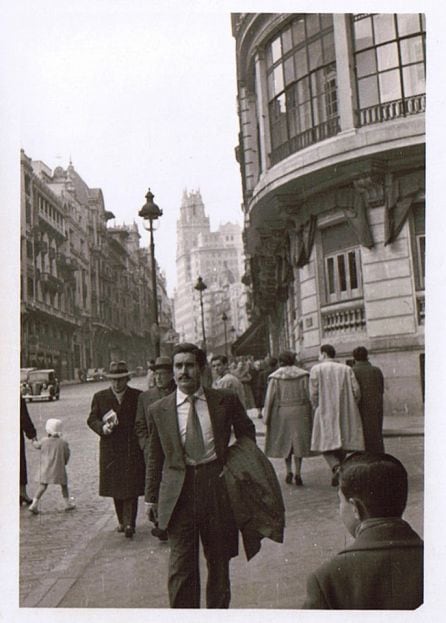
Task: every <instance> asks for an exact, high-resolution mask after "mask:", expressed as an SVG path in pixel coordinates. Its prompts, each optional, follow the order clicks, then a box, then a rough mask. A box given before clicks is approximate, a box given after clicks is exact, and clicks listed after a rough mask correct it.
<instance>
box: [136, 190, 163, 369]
mask: <svg viewBox="0 0 446 623" xmlns="http://www.w3.org/2000/svg"><path fill="white" fill-rule="evenodd" d="M154 196H155V195H154V194H153V193H152V192H150V188H149V190H148V191H147V194H146V202H145V204H144V205H143V207H142V208H141V210H140V211H139V212H138V214H139V216H140V217H141V218H143V219H144V228H145V229H147V231H149V232H150V258H151V269H152V294H153V297H152V298H153V326H152V337H153V338H154V342H155V356H156V357H159V355H160V330H159V322H158V293H157V287H156V263H155V241H154V237H153V232H154V231H155V229H156V227H155V225H156V223H155V221H157V220H158V219H159V217H160V216H162V215H163V211H162V210H160V208H159V207H158V206H157V205H156V203H154V202H153V197H154Z"/></svg>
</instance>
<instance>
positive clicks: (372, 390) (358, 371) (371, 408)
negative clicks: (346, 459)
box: [353, 346, 384, 452]
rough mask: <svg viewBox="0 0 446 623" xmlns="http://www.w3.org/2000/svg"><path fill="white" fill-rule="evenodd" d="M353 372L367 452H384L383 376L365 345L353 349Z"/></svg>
mask: <svg viewBox="0 0 446 623" xmlns="http://www.w3.org/2000/svg"><path fill="white" fill-rule="evenodd" d="M353 358H354V365H353V372H354V374H355V377H356V380H357V381H358V383H359V388H360V390H361V399H360V401H359V403H358V407H359V412H360V414H361V419H362V428H363V431H364V445H365V449H366V451H367V452H384V441H383V415H384V407H383V398H384V376H383V373H382V372H381V370H380V369H379V368H378V367H377V366H372V364H371V363H370V361H369V353H368V350H367V348H365V346H358V347H357V348H355V349H354V351H353Z"/></svg>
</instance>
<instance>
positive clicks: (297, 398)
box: [263, 351, 311, 486]
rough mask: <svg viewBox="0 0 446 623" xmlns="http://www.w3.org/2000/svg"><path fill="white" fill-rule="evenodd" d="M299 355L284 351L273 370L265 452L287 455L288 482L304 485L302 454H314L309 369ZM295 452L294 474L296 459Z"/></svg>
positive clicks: (265, 419) (270, 455)
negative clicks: (297, 364)
mask: <svg viewBox="0 0 446 623" xmlns="http://www.w3.org/2000/svg"><path fill="white" fill-rule="evenodd" d="M295 361H296V355H295V353H293V352H291V351H283V352H282V353H280V355H279V367H278V369H277V370H276V371H275V372H273V373H272V374H270V376H269V382H268V388H267V390H266V398H265V405H264V416H263V417H264V421H265V424H266V439H265V454H266V456H269V457H271V458H284V459H285V467H286V478H285V482H286V483H287V484H291V483H292V482H293V478H294V482H295V484H296V485H297V486H302V485H303V482H302V476H301V469H302V458H303V457H307V456H310V454H311V452H310V447H311V403H310V396H309V391H308V378H309V373H308V372H307V371H306V370H303V369H302V368H299V367H298V366H296V365H295ZM293 456H294V469H295V472H294V475H293V470H292V459H293Z"/></svg>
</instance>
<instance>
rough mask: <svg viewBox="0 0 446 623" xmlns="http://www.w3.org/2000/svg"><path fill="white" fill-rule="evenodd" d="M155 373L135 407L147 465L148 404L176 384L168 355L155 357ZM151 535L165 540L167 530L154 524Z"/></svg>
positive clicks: (139, 437) (136, 430)
mask: <svg viewBox="0 0 446 623" xmlns="http://www.w3.org/2000/svg"><path fill="white" fill-rule="evenodd" d="M153 369H154V373H155V387H151V388H150V389H148V390H147V391H145V392H143V393H142V394H140V396H139V398H138V407H137V409H136V418H135V433H136V436H137V437H138V442H139V446H140V448H141V450H142V451H143V452H144V460H145V463H146V465H147V456H148V454H147V453H148V441H149V413H148V410H149V406H150V405H151V404H153V403H154V402H156V401H157V400H159V399H160V398H164V396H168V395H169V394H171V393H172V392H174V391H175V390H176V388H177V385H176V383H175V381H174V379H173V366H172V360H171V358H170V357H157V358H156V360H155V363H154V365H153ZM152 534H153V536H156V537H158V538H159V539H160V541H167V532H166V531H165V530H160V528H158V526H157V525H156V526H155V527H154V528H153V529H152Z"/></svg>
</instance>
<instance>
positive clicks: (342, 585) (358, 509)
mask: <svg viewBox="0 0 446 623" xmlns="http://www.w3.org/2000/svg"><path fill="white" fill-rule="evenodd" d="M339 478H340V481H339V489H338V496H339V510H340V515H341V517H342V520H343V522H344V524H345V526H346V528H347V529H348V531H349V532H350V533H351V534H352V536H354V537H355V540H354V542H353V544H352V545H350V546H349V547H346V548H345V549H344V550H342V551H341V552H339V553H338V554H337V555H336V556H335V557H334V558H332V559H331V560H329V561H328V562H326V563H325V564H323V565H322V566H321V567H319V568H318V569H317V570H316V571H315V572H314V573H312V574H311V575H310V576H309V578H308V581H307V598H306V600H305V603H304V605H303V606H302V607H303V608H309V609H340V610H414V609H415V608H418V607H419V606H420V605H421V604H422V603H423V541H422V540H421V538H420V537H419V536H418V534H417V533H416V532H414V530H413V529H412V528H411V527H410V525H409V524H408V523H407V522H405V521H404V520H403V519H402V514H403V512H404V509H405V507H406V502H407V488H408V485H407V472H406V470H405V468H404V467H403V465H402V464H401V463H400V461H398V459H396V458H395V457H393V456H391V455H390V454H384V453H382V454H379V453H377V454H372V453H367V452H364V453H360V452H356V453H354V454H352V455H350V456H349V457H348V458H347V459H346V460H345V461H344V462H343V463H342V464H341V467H340V470H339Z"/></svg>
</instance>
